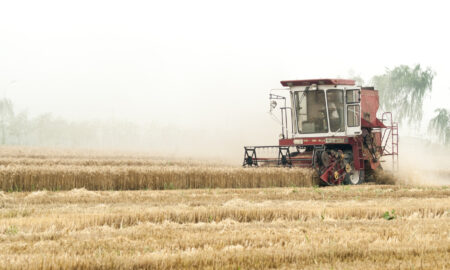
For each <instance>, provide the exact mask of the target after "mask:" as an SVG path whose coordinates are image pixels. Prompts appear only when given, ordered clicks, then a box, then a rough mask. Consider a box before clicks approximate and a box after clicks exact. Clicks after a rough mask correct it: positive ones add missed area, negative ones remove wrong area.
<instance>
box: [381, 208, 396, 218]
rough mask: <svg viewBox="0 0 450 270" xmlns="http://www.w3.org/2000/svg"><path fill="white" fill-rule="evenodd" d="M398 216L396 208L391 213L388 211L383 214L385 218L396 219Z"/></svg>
mask: <svg viewBox="0 0 450 270" xmlns="http://www.w3.org/2000/svg"><path fill="white" fill-rule="evenodd" d="M396 217H397V216H396V215H395V210H392V211H391V213H389V211H386V212H385V213H384V214H383V218H384V219H385V220H392V219H395V218H396Z"/></svg>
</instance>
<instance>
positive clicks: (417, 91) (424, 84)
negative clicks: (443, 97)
mask: <svg viewBox="0 0 450 270" xmlns="http://www.w3.org/2000/svg"><path fill="white" fill-rule="evenodd" d="M434 76H435V72H434V71H433V70H431V69H430V68H426V69H422V68H421V66H420V65H416V66H415V67H409V66H406V65H401V66H398V67H395V68H394V69H392V70H390V69H386V72H385V73H384V74H382V75H378V76H374V77H373V78H372V83H373V84H374V86H375V87H376V89H377V90H379V94H380V105H381V106H382V108H383V109H384V110H386V111H392V112H393V113H394V115H395V119H397V121H399V122H404V121H407V122H408V124H411V123H413V122H416V123H420V120H422V115H423V108H422V107H423V100H424V98H425V96H426V94H428V93H431V91H432V85H433V78H434Z"/></svg>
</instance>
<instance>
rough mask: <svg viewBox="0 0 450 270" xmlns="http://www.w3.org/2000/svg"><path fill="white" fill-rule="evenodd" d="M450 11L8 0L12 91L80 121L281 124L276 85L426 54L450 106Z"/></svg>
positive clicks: (7, 89)
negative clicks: (272, 107) (272, 95)
mask: <svg viewBox="0 0 450 270" xmlns="http://www.w3.org/2000/svg"><path fill="white" fill-rule="evenodd" d="M449 10H450V8H449V6H448V4H447V3H446V1H421V2H419V1H370V2H369V1H271V2H269V1H61V0H59V1H46V0H41V1H1V4H0V93H1V94H2V95H6V96H7V97H9V98H11V99H12V100H13V101H14V103H15V104H16V105H17V107H18V108H19V109H28V111H29V112H30V113H33V114H37V113H44V112H52V113H53V114H54V115H57V116H62V117H65V118H68V119H90V118H109V117H117V118H124V119H130V120H135V121H140V122H142V121H157V122H160V123H169V124H173V125H179V126H181V127H196V126H201V125H203V126H210V127H220V128H222V129H225V130H226V129H227V128H229V129H230V130H233V128H236V127H242V126H246V127H247V128H252V129H253V128H256V129H257V128H258V127H260V126H261V125H265V123H266V122H270V121H271V120H270V117H269V116H268V115H267V113H266V112H267V109H268V104H269V102H268V90H269V89H270V88H275V87H280V85H279V81H280V80H284V79H301V78H314V77H336V76H343V77H345V76H346V75H348V73H349V71H350V70H353V71H354V72H355V73H356V74H360V75H361V76H362V77H363V78H365V79H369V78H370V77H371V76H372V75H374V74H380V73H383V72H384V70H385V68H386V67H394V66H396V65H400V64H407V65H414V64H416V63H420V64H422V65H423V66H425V67H426V66H430V67H432V68H433V69H434V70H435V71H436V72H437V76H436V78H435V83H434V92H433V97H432V98H431V99H428V101H427V102H426V111H427V112H430V111H432V108H434V107H447V108H448V107H449V106H448V98H449V97H450V95H449V93H450V53H449V51H450V41H449V39H450V38H449V34H448V32H449V25H450V16H449V13H448V12H449ZM428 115H429V113H427V117H428ZM272 124H273V123H272ZM272 124H269V123H268V125H272Z"/></svg>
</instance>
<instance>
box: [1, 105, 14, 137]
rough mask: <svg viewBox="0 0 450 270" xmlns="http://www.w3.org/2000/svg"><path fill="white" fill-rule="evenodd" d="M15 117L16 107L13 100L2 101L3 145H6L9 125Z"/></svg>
mask: <svg viewBox="0 0 450 270" xmlns="http://www.w3.org/2000/svg"><path fill="white" fill-rule="evenodd" d="M13 117H14V106H13V103H12V102H11V100H9V99H7V98H3V99H2V100H0V131H1V134H2V141H1V143H2V144H5V143H6V136H7V133H8V128H9V124H10V122H11V119H13Z"/></svg>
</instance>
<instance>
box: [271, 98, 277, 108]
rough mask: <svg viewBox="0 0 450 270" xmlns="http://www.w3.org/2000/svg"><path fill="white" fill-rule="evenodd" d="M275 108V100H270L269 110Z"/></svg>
mask: <svg viewBox="0 0 450 270" xmlns="http://www.w3.org/2000/svg"><path fill="white" fill-rule="evenodd" d="M276 107H277V102H276V101H275V100H272V101H271V102H270V110H273V109H275V108H276Z"/></svg>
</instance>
